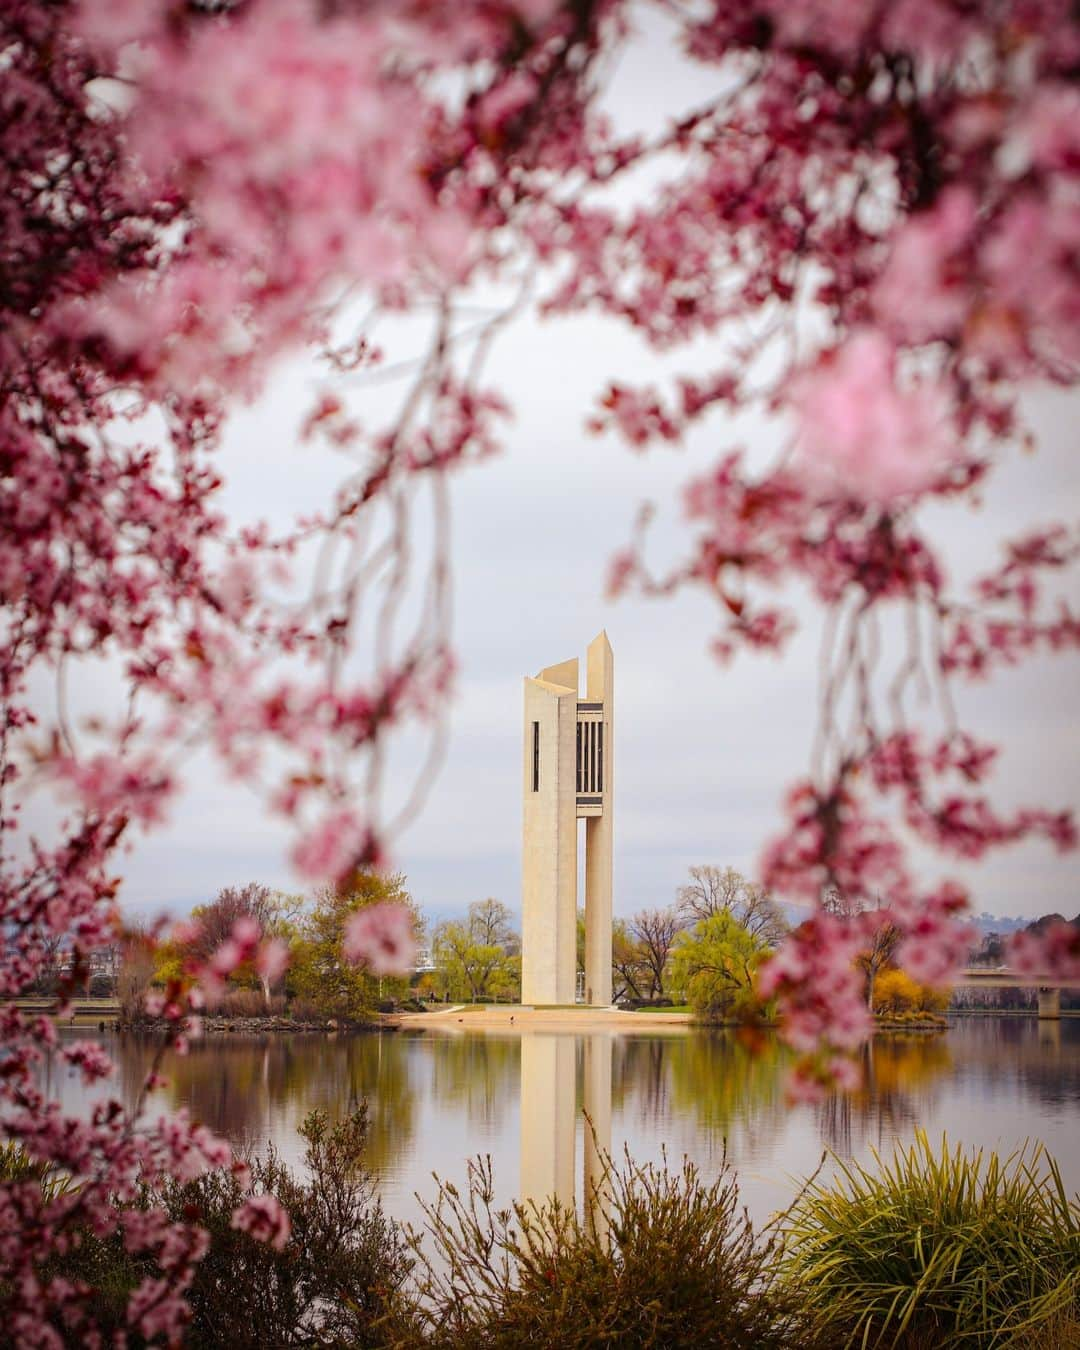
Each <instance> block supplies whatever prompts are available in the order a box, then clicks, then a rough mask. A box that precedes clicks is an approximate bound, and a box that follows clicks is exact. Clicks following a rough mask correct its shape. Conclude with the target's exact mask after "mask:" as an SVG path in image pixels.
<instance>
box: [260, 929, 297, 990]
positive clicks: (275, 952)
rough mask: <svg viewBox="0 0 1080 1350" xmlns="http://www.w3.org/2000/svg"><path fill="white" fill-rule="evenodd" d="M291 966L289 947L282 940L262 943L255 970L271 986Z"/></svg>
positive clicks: (273, 939)
mask: <svg viewBox="0 0 1080 1350" xmlns="http://www.w3.org/2000/svg"><path fill="white" fill-rule="evenodd" d="M288 964H289V947H288V944H287V943H285V942H282V940H281V939H280V938H270V939H269V941H267V942H264V943H262V945H261V946H260V947H259V950H258V953H257V954H256V957H255V969H256V970H257V971H258V972H259V974H260V975H261V976H262V977H263V978H264V979H266V980H269V981H270V983H271V984H273V982H274V981H275V980H279V979H280V978H281V976H282V975H284V974H285V970H286V968H287V967H288Z"/></svg>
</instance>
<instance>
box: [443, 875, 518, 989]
mask: <svg viewBox="0 0 1080 1350" xmlns="http://www.w3.org/2000/svg"><path fill="white" fill-rule="evenodd" d="M520 952H521V942H520V939H519V938H518V935H517V933H515V932H514V930H513V928H512V927H511V924H510V911H509V910H508V909H507V907H506V906H505V905H504V904H502V903H501V902H500V901H498V900H492V899H487V900H477V901H474V903H473V904H471V905H470V906H469V913H468V916H467V917H466V918H465V919H453V920H447V921H446V922H445V923H441V924H439V926H438V928H436V929H435V940H434V942H433V944H432V954H433V958H434V961H435V964H436V966H437V967H438V969H439V972H440V974H441V976H442V978H443V980H444V981H445V982H446V987H447V989H448V990H449V993H450V997H451V998H468V999H471V1000H472V1001H473V1002H474V1003H475V1002H476V1000H477V999H481V998H499V997H502V996H504V995H505V996H507V997H513V995H514V992H515V990H516V989H517V987H518V984H519V981H520V977H521V956H520Z"/></svg>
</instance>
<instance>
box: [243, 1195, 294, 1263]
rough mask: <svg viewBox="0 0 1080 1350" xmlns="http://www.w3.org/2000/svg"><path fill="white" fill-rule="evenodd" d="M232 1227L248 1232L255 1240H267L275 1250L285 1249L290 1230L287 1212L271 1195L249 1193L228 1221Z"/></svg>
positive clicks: (290, 1225)
mask: <svg viewBox="0 0 1080 1350" xmlns="http://www.w3.org/2000/svg"><path fill="white" fill-rule="evenodd" d="M229 1225H230V1227H232V1228H236V1229H238V1230H239V1231H240V1232H241V1233H248V1234H250V1236H251V1237H253V1238H254V1239H255V1241H256V1242H267V1243H269V1244H270V1246H271V1247H273V1248H274V1250H275V1251H278V1252H281V1251H284V1250H285V1244H286V1243H287V1242H288V1240H289V1234H290V1233H291V1232H292V1224H291V1223H290V1221H289V1215H288V1212H287V1211H286V1210H285V1209H283V1208H282V1206H281V1204H280V1203H279V1202H278V1200H277V1199H276V1198H275V1197H274V1196H272V1195H251V1196H248V1198H247V1199H246V1200H245V1201H244V1203H243V1204H242V1205H240V1206H239V1208H237V1209H236V1210H235V1211H234V1212H233V1216H232V1218H231V1219H230V1221H229Z"/></svg>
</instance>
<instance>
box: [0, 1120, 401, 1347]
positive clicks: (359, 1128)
mask: <svg viewBox="0 0 1080 1350" xmlns="http://www.w3.org/2000/svg"><path fill="white" fill-rule="evenodd" d="M300 1133H301V1135H302V1137H303V1138H304V1140H305V1142H306V1145H307V1147H306V1151H305V1157H304V1161H305V1173H304V1176H303V1179H301V1178H300V1177H298V1176H297V1175H296V1174H294V1173H293V1171H292V1170H291V1169H290V1168H289V1167H288V1166H287V1165H286V1164H285V1163H284V1162H282V1160H281V1158H280V1157H279V1156H278V1155H277V1153H276V1152H274V1151H273V1149H271V1150H270V1151H269V1152H268V1154H267V1156H266V1157H264V1158H260V1159H255V1160H254V1161H252V1163H251V1164H250V1168H251V1178H250V1184H249V1185H242V1184H241V1181H240V1180H239V1179H238V1178H237V1176H236V1175H235V1173H234V1172H233V1171H231V1170H229V1169H218V1170H215V1171H212V1172H209V1173H207V1174H206V1175H204V1176H202V1177H200V1178H198V1179H197V1180H195V1181H192V1182H189V1183H187V1184H179V1183H177V1182H170V1183H169V1184H167V1185H166V1186H165V1187H164V1188H163V1189H161V1190H150V1189H145V1190H144V1191H143V1192H142V1194H141V1196H140V1200H139V1204H140V1206H142V1207H144V1208H150V1207H151V1206H155V1207H156V1206H160V1207H161V1208H163V1209H164V1210H165V1212H166V1213H167V1214H168V1217H169V1218H170V1220H172V1221H173V1222H174V1223H179V1224H183V1225H191V1224H195V1225H198V1226H199V1227H200V1228H203V1229H205V1230H206V1233H207V1235H208V1237H209V1244H208V1246H207V1250H206V1254H205V1255H204V1256H203V1258H202V1260H201V1261H199V1263H198V1264H197V1266H196V1268H195V1274H194V1278H193V1280H192V1283H191V1285H190V1287H189V1288H188V1289H187V1291H186V1295H185V1297H186V1299H187V1302H188V1305H189V1307H190V1321H189V1322H188V1325H187V1327H186V1330H185V1333H184V1339H183V1345H184V1346H185V1348H186V1350H203V1348H204V1347H205V1350H211V1347H213V1350H220V1347H223V1346H228V1347H229V1350H256V1347H258V1350H266V1348H267V1347H274V1350H283V1348H284V1347H288V1346H304V1347H315V1346H350V1347H355V1348H356V1350H362V1348H363V1347H371V1348H372V1350H374V1347H380V1346H385V1345H387V1344H389V1343H399V1344H407V1343H409V1341H410V1340H412V1342H413V1343H415V1338H413V1337H411V1333H410V1325H411V1322H410V1314H409V1311H408V1306H407V1303H406V1301H405V1299H404V1296H403V1294H402V1287H403V1285H404V1283H405V1281H406V1278H407V1276H408V1273H409V1269H410V1266H411V1261H410V1259H409V1256H408V1253H407V1250H406V1248H405V1245H404V1241H403V1238H402V1234H401V1230H400V1228H399V1227H398V1226H397V1225H396V1224H395V1223H394V1221H393V1220H392V1219H388V1218H387V1217H386V1216H385V1215H384V1213H383V1211H382V1208H381V1205H380V1204H379V1202H378V1201H377V1200H376V1199H375V1196H374V1186H373V1181H372V1177H371V1174H370V1172H368V1171H367V1170H366V1169H365V1167H364V1165H363V1153H364V1146H365V1143H366V1137H367V1116H366V1110H364V1109H361V1110H360V1111H358V1112H355V1113H354V1114H353V1115H351V1116H348V1117H346V1118H344V1119H343V1120H341V1121H339V1122H337V1123H336V1124H334V1125H329V1124H328V1123H327V1119H326V1116H325V1115H324V1114H323V1113H322V1112H313V1113H312V1114H311V1115H309V1116H308V1117H307V1119H306V1120H305V1121H304V1123H303V1125H302V1126H301V1127H300ZM252 1195H256V1196H258V1195H267V1196H272V1197H274V1198H275V1199H276V1200H277V1201H278V1203H279V1204H280V1205H281V1207H282V1208H283V1209H284V1210H285V1212H286V1213H287V1215H288V1218H289V1233H288V1237H287V1239H286V1240H284V1241H283V1243H282V1244H281V1245H280V1246H275V1245H273V1244H272V1243H270V1242H264V1241H259V1240H256V1238H255V1237H253V1236H251V1235H250V1234H249V1233H247V1232H245V1231H241V1230H240V1229H238V1228H237V1227H235V1226H234V1223H233V1215H234V1213H235V1212H236V1210H237V1208H238V1207H239V1206H240V1205H241V1204H242V1203H243V1202H244V1201H245V1199H248V1198H249V1197H250V1196H252ZM147 1272H148V1268H146V1267H145V1266H144V1265H143V1263H141V1262H140V1261H139V1260H138V1259H136V1258H133V1257H131V1256H129V1255H128V1254H127V1253H126V1252H125V1250H124V1247H123V1244H122V1242H121V1241H120V1239H119V1238H116V1237H111V1238H108V1239H106V1240H99V1239H97V1238H95V1237H94V1236H93V1235H92V1234H91V1233H88V1232H87V1233H83V1234H82V1235H81V1240H80V1242H79V1243H78V1245H77V1246H76V1247H75V1248H74V1249H73V1250H72V1251H71V1252H70V1253H69V1254H68V1255H67V1256H66V1257H65V1258H63V1259H61V1260H60V1261H58V1262H57V1263H56V1265H55V1267H54V1268H53V1269H51V1270H50V1271H48V1272H47V1273H48V1274H49V1275H56V1276H60V1277H61V1278H66V1279H73V1280H76V1281H80V1282H85V1283H86V1284H87V1285H89V1286H91V1287H92V1288H93V1290H94V1291H95V1317H96V1319H97V1324H98V1325H99V1326H100V1327H101V1328H102V1329H103V1330H104V1331H105V1332H106V1333H107V1334H116V1333H118V1332H119V1331H120V1329H121V1328H122V1327H123V1324H124V1311H125V1307H126V1304H127V1300H128V1298H129V1296H130V1294H131V1292H132V1290H133V1289H134V1288H135V1287H136V1286H137V1285H138V1283H139V1281H140V1280H141V1279H142V1277H143V1276H144V1275H146V1274H147ZM43 1343H44V1342H43ZM73 1343H79V1344H81V1341H76V1342H73ZM142 1343H143V1342H142V1341H141V1340H139V1339H138V1338H129V1341H128V1344H130V1345H133V1346H135V1345H140V1344H142ZM2 1344H6V1342H4V1339H3V1334H2V1333H0V1345H2Z"/></svg>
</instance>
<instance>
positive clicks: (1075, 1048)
mask: <svg viewBox="0 0 1080 1350" xmlns="http://www.w3.org/2000/svg"><path fill="white" fill-rule="evenodd" d="M949 1037H950V1041H951V1043H952V1044H953V1047H954V1051H955V1054H956V1061H957V1064H956V1075H957V1078H958V1079H959V1080H960V1081H962V1082H967V1083H977V1084H981V1085H983V1086H984V1087H986V1088H987V1089H993V1088H1000V1089H1002V1090H1003V1091H1005V1090H1007V1091H1008V1092H1009V1093H1010V1094H1013V1095H1022V1096H1031V1097H1035V1098H1037V1099H1038V1100H1039V1101H1040V1102H1042V1103H1044V1104H1045V1105H1047V1106H1053V1107H1060V1106H1063V1105H1066V1104H1068V1103H1073V1102H1076V1101H1077V1100H1080V1021H1076V1020H1073V1019H1069V1018H1066V1019H1064V1020H1062V1021H1060V1022H1038V1021H1037V1020H1036V1019H1035V1018H1034V1017H978V1018H975V1017H973V1018H963V1019H958V1020H957V1021H956V1022H955V1023H954V1024H953V1027H952V1029H951V1030H950V1032H949Z"/></svg>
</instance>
